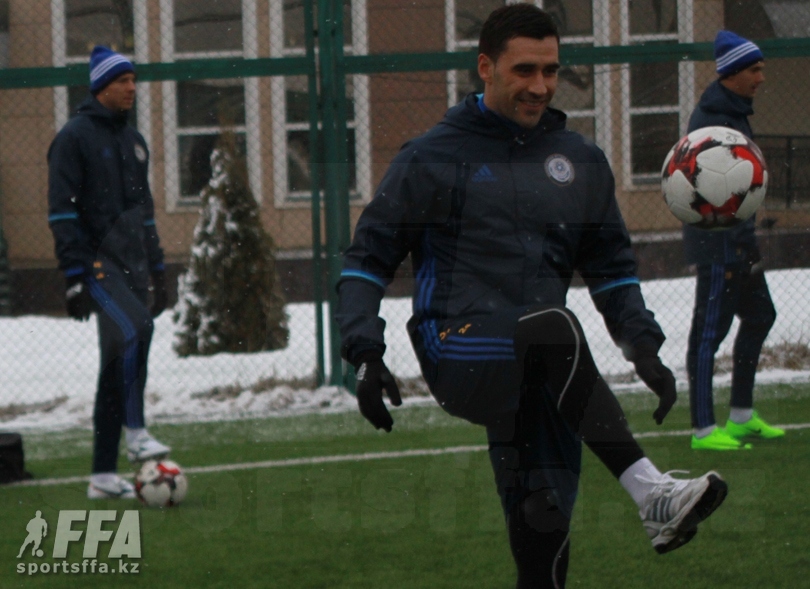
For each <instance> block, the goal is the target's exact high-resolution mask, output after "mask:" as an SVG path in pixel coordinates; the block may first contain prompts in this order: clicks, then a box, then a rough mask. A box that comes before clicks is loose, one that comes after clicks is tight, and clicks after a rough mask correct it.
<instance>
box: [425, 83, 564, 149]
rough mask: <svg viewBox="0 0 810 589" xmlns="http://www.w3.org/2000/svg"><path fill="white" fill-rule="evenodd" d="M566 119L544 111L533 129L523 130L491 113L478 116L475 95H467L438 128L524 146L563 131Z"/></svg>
mask: <svg viewBox="0 0 810 589" xmlns="http://www.w3.org/2000/svg"><path fill="white" fill-rule="evenodd" d="M567 118H568V117H567V116H566V114H565V113H564V112H562V111H561V110H557V109H556V108H551V107H548V108H546V111H545V112H544V113H543V116H541V117H540V122H539V123H538V124H537V126H536V127H534V128H532V129H524V128H522V127H519V126H518V125H516V124H514V123H512V122H511V121H509V120H507V119H505V118H504V117H502V116H500V115H498V114H496V113H494V112H492V111H491V110H487V111H486V112H481V109H480V108H479V107H478V95H477V94H475V93H472V94H468V95H467V96H466V98H465V99H464V100H463V101H462V102H461V103H459V104H457V105H456V106H454V107H452V108H451V109H449V110H448V111H447V112H446V113H445V115H444V118H443V119H442V121H441V123H440V124H444V125H450V126H451V127H456V128H459V129H464V130H465V131H469V132H471V133H477V134H479V135H486V136H489V137H499V138H501V139H507V140H512V139H514V140H517V141H520V142H521V143H525V142H527V141H531V139H532V138H534V137H536V136H539V135H543V134H545V133H548V132H550V131H556V130H560V129H564V128H565V121H566V119H567Z"/></svg>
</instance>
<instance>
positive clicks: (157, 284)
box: [150, 270, 169, 317]
mask: <svg viewBox="0 0 810 589" xmlns="http://www.w3.org/2000/svg"><path fill="white" fill-rule="evenodd" d="M168 302H169V294H168V292H166V273H165V272H164V271H163V270H158V271H156V272H152V308H151V309H150V313H151V314H152V317H157V316H158V315H160V314H161V313H163V311H164V310H165V309H166V305H167V303H168Z"/></svg>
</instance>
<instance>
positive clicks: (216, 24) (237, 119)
mask: <svg viewBox="0 0 810 589" xmlns="http://www.w3.org/2000/svg"><path fill="white" fill-rule="evenodd" d="M160 10H161V54H162V57H161V59H162V61H164V62H182V61H183V60H188V59H207V58H210V59H215V58H224V57H245V58H254V57H256V56H257V51H258V49H257V44H256V14H255V10H256V5H255V3H254V2H253V0H161V3H160ZM162 84H163V125H164V130H165V132H164V149H165V154H166V167H165V169H166V179H165V182H166V202H167V206H168V208H169V210H177V209H181V208H183V207H187V206H196V205H198V204H199V198H200V191H201V190H202V189H203V188H205V187H206V186H207V185H208V182H209V181H210V179H211V164H210V160H211V152H212V151H213V150H214V148H215V146H216V144H217V141H218V140H219V137H220V136H221V135H222V133H223V132H226V131H227V132H231V133H234V134H235V136H236V145H237V149H239V150H240V152H241V154H240V155H243V156H245V158H246V161H247V168H248V177H249V180H250V187H251V191H252V192H253V196H254V198H256V200H258V201H261V196H262V188H261V161H260V140H261V137H260V123H259V98H258V81H257V80H256V78H233V79H211V80H190V81H167V82H163V83H162Z"/></svg>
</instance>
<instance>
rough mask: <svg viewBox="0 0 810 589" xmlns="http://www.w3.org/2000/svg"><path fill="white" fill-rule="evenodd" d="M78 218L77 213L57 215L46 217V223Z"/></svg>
mask: <svg viewBox="0 0 810 589" xmlns="http://www.w3.org/2000/svg"><path fill="white" fill-rule="evenodd" d="M78 218H79V214H78V213H59V214H56V215H48V223H55V222H56V221H69V220H71V219H78Z"/></svg>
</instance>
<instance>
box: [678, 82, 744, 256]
mask: <svg viewBox="0 0 810 589" xmlns="http://www.w3.org/2000/svg"><path fill="white" fill-rule="evenodd" d="M753 102H754V101H753V100H752V99H750V98H745V97H743V96H740V95H739V94H735V93H734V92H732V91H731V90H729V89H728V88H726V87H725V86H723V85H722V84H721V83H720V81H719V80H715V81H714V82H712V83H711V84H709V86H708V87H707V88H706V90H704V91H703V95H702V96H701V97H700V101H699V102H698V105H697V107H696V108H695V110H694V111H693V112H692V116H691V117H690V118H689V132H690V133H691V132H692V131H695V130H697V129H702V128H703V127H715V126H717V127H731V128H732V129H735V130H737V131H739V132H740V133H742V134H743V135H745V136H746V137H748V138H749V139H753V138H754V133H753V131H752V130H751V125H750V124H749V123H748V117H749V116H750V115H752V114H754V109H753ZM755 230H756V215H754V216H753V217H751V218H750V219H748V220H746V221H744V222H743V223H740V224H739V225H737V226H736V227H732V228H730V229H723V230H718V231H708V230H706V229H698V228H696V227H691V226H689V225H684V226H683V247H684V254H685V256H686V262H687V263H688V264H698V265H709V264H733V263H737V262H742V261H744V260H746V259H747V258H748V255H749V253H750V252H752V251H753V250H754V249H755V248H756V235H755Z"/></svg>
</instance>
